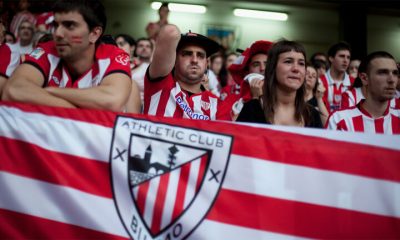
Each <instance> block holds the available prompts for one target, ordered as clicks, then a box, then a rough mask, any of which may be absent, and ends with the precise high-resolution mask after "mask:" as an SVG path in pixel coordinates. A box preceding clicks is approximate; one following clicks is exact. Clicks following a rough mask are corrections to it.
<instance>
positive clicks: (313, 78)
mask: <svg viewBox="0 0 400 240" xmlns="http://www.w3.org/2000/svg"><path fill="white" fill-rule="evenodd" d="M305 87H306V88H305V89H306V91H305V95H304V100H305V101H306V102H307V103H308V104H310V105H311V106H313V107H314V108H315V109H316V110H317V111H318V112H319V115H320V117H321V122H322V125H323V126H325V123H326V121H327V120H328V117H329V112H328V109H327V108H326V105H325V103H324V100H323V97H324V93H325V87H324V85H323V84H322V83H321V82H320V80H319V78H318V73H317V70H316V69H315V67H314V66H312V65H310V64H307V68H306V82H305Z"/></svg>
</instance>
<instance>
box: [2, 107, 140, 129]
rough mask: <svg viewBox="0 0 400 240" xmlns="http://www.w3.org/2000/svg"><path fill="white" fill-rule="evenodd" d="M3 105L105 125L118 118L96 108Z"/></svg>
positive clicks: (112, 125)
mask: <svg viewBox="0 0 400 240" xmlns="http://www.w3.org/2000/svg"><path fill="white" fill-rule="evenodd" d="M2 105H3V106H9V107H15V108H18V109H20V110H22V111H25V112H33V113H42V114H45V115H48V116H55V117H62V118H66V119H72V120H78V121H83V122H89V123H93V124H97V125H101V126H105V127H114V121H115V119H116V114H115V113H114V112H111V111H102V110H95V109H73V108H63V107H48V106H40V105H31V104H22V103H14V102H5V103H4V102H2V103H1V104H0V106H2ZM132 116H133V115H132ZM135 116H136V115H135ZM139 116H140V115H139Z"/></svg>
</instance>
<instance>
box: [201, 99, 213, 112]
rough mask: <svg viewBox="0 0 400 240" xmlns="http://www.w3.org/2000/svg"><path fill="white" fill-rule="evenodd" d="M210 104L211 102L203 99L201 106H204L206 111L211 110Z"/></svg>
mask: <svg viewBox="0 0 400 240" xmlns="http://www.w3.org/2000/svg"><path fill="white" fill-rule="evenodd" d="M210 106H211V104H210V103H208V102H204V101H201V108H203V109H204V110H206V111H208V110H210Z"/></svg>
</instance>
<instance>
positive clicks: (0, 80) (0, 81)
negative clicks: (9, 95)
mask: <svg viewBox="0 0 400 240" xmlns="http://www.w3.org/2000/svg"><path fill="white" fill-rule="evenodd" d="M6 81H7V78H5V77H3V76H0V99H1V95H2V93H3V87H4V84H5V83H6Z"/></svg>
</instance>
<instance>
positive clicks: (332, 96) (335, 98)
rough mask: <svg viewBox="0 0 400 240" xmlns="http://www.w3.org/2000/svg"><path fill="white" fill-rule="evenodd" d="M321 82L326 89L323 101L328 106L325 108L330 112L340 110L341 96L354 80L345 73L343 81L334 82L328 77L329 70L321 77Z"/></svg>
mask: <svg viewBox="0 0 400 240" xmlns="http://www.w3.org/2000/svg"><path fill="white" fill-rule="evenodd" d="M321 81H322V84H323V85H324V87H325V89H326V91H325V94H324V101H325V102H326V103H328V105H329V106H327V108H328V110H329V111H331V112H332V111H335V110H338V109H339V108H340V104H341V100H342V94H343V93H344V92H345V91H347V90H348V89H349V88H350V87H351V85H352V84H353V82H354V79H353V78H352V77H350V76H349V75H348V74H347V73H345V74H344V79H343V81H341V82H335V81H334V80H333V79H332V77H331V75H330V70H328V71H327V72H326V73H325V74H324V75H322V76H321Z"/></svg>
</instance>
